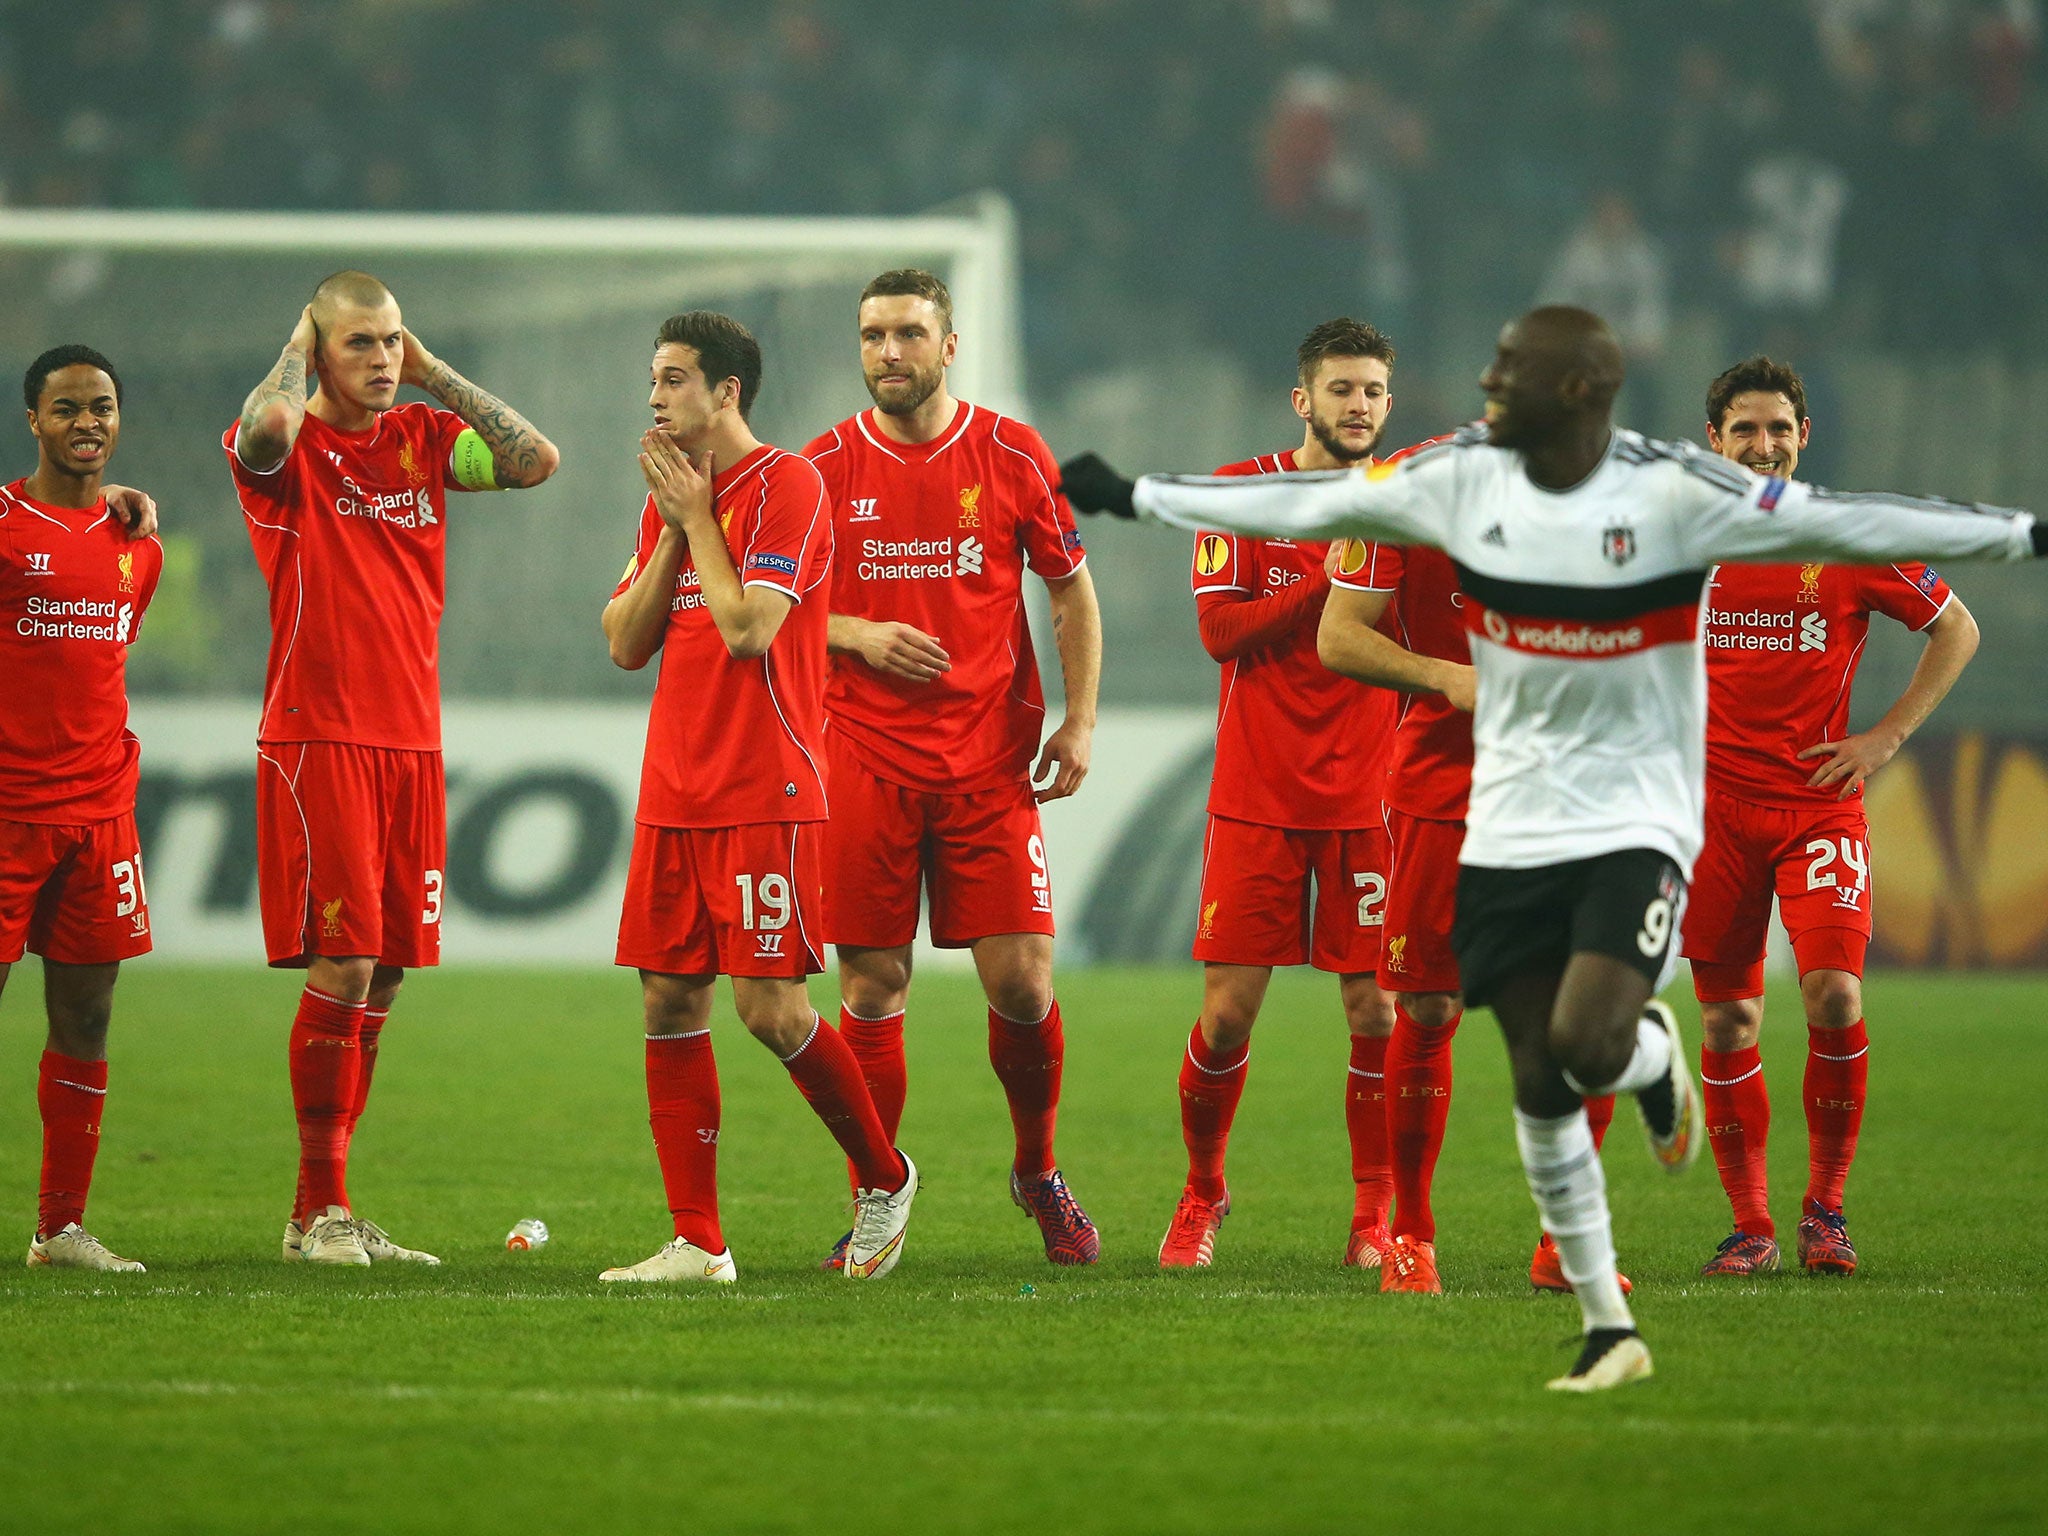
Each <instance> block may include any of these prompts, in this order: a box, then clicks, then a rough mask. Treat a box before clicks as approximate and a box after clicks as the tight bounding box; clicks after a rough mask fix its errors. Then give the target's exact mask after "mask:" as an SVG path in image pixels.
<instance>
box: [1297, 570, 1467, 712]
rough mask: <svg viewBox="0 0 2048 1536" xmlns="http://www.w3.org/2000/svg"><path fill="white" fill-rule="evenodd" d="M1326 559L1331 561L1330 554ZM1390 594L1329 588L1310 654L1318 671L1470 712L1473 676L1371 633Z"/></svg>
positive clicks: (1457, 665) (1453, 664) (1464, 668)
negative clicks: (1428, 696) (1438, 698)
mask: <svg viewBox="0 0 2048 1536" xmlns="http://www.w3.org/2000/svg"><path fill="white" fill-rule="evenodd" d="M1331 558H1332V559H1333V560H1334V559H1336V558H1337V556H1336V552H1335V551H1332V552H1331ZM1393 596H1394V594H1393V593H1391V592H1367V591H1361V590H1359V589H1358V588H1356V587H1332V588H1330V599H1329V601H1328V602H1327V603H1325V604H1324V605H1323V622H1322V625H1321V627H1320V628H1318V629H1317V630H1316V655H1317V656H1319V657H1320V658H1321V659H1322V663H1323V665H1324V666H1326V667H1328V668H1329V669H1330V670H1331V671H1332V672H1336V673H1340V674H1342V675H1343V676H1345V677H1352V678H1356V679H1357V680H1358V681H1359V682H1361V683H1372V684H1374V685H1375V686H1376V687H1380V688H1392V689H1394V690H1395V691H1397V692H1399V693H1434V694H1440V695H1442V696H1443V698H1444V699H1446V700H1447V701H1448V702H1449V703H1450V705H1451V707H1452V708H1453V709H1462V710H1464V711H1465V712H1466V713H1467V714H1470V713H1471V712H1472V703H1473V697H1474V693H1475V689H1476V686H1477V680H1478V674H1477V673H1475V672H1474V671H1473V670H1472V668H1470V667H1468V666H1464V665H1461V664H1460V663H1458V662H1455V661H1445V660H1443V659H1442V658H1441V657H1436V656H1418V655H1417V654H1416V653H1415V652H1413V651H1411V650H1409V649H1408V648H1407V647H1406V646H1404V645H1401V644H1400V643H1399V642H1397V641H1394V640H1391V639H1389V638H1388V637H1387V636H1385V635H1383V634H1381V633H1380V632H1379V630H1377V629H1376V628H1374V626H1375V625H1376V624H1378V623H1379V621H1380V619H1381V617H1382V616H1383V615H1384V614H1385V613H1386V611H1387V605H1388V603H1390V602H1391V601H1392V600H1393Z"/></svg>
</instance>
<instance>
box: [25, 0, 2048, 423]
mask: <svg viewBox="0 0 2048 1536" xmlns="http://www.w3.org/2000/svg"><path fill="white" fill-rule="evenodd" d="M99 17H100V19H99V22H98V24H96V25H94V26H92V27H90V28H85V29H79V28H78V27H77V26H76V25H75V18H74V17H73V16H72V15H71V14H70V13H69V12H67V11H65V10H64V9H63V8H61V7H53V6H48V5H43V4H33V3H28V0H4V3H0V202H5V203H8V204H14V205H21V206H43V207H50V206H112V207H130V208H179V207H197V208H263V209H320V208H359V207H369V208H390V209H422V210H424V209H433V210H466V209H474V210H485V209H498V210H562V211H584V212H636V213H639V212H649V211H666V212H722V213H765V214H798V213H802V214H831V213H857V212H880V213H903V212H911V211H915V210H919V209H923V208H928V207H931V206H934V205H936V204H940V203H943V202H945V201H947V200H948V199H951V198H954V197H956V196H959V195H961V194H964V193H968V192H971V191H974V190H976V189H979V188H982V187H988V186H993V187H997V188H999V189H1001V190H1003V191H1004V192H1006V193H1007V194H1008V195H1009V196H1010V197H1011V198H1012V199H1013V201H1014V202H1015V203H1016V205H1017V206H1018V208H1019V210H1020V213H1021V214H1022V228H1023V235H1024V242H1025V258H1026V266H1027V276H1028V282H1029V287H1028V291H1027V303H1026V314H1027V317H1028V322H1029V324H1030V326H1031V336H1030V338H1029V339H1030V341H1031V343H1032V345H1031V347H1030V349H1029V350H1030V355H1031V357H1032V359H1033V366H1034V368H1035V369H1036V370H1038V373H1039V376H1040V379H1041V381H1042V382H1053V381H1058V380H1063V379H1064V378H1066V377H1068V376H1070V375H1072V374H1073V373H1075V372H1078V371H1082V370H1085V369H1086V368H1088V367H1089V366H1091V365H1093V364H1099V363H1102V362H1104V361H1105V360H1107V359H1109V358H1111V357H1114V356H1116V355H1118V353H1119V351H1120V349H1126V348H1127V347H1128V345H1129V343H1130V340H1131V338H1132V337H1133V336H1134V335H1135V334H1140V333H1143V332H1144V331H1146V330H1148V329H1151V328H1154V327H1158V326H1161V325H1171V326H1173V327H1177V328H1179V329H1180V330H1181V331H1183V332H1193V333H1196V334H1201V333H1204V332H1206V333H1207V334H1208V335H1209V336H1210V338H1211V339H1212V340H1213V341H1214V342H1216V343H1219V344H1221V345H1224V346H1226V347H1230V348H1232V349H1234V350H1237V351H1239V352H1241V353H1243V354H1245V355H1246V356H1247V357H1248V358H1249V357H1251V356H1254V355H1259V354H1258V349H1259V348H1261V347H1262V346H1265V345H1268V344H1269V343H1270V337H1271V334H1272V328H1273V325H1274V324H1275V322H1276V321H1278V320H1280V319H1282V318H1284V319H1285V320H1286V321H1287V329H1290V330H1293V329H1298V328H1299V326H1298V324H1297V323H1296V321H1297V319H1298V317H1297V316H1296V315H1295V314H1294V313H1293V311H1292V310H1291V309H1290V311H1289V313H1288V314H1287V315H1286V316H1285V317H1281V316H1278V315H1275V314H1273V313H1270V312H1269V311H1270V306H1271V305H1272V304H1273V303H1274V302H1279V301H1280V300H1279V299H1278V298H1277V297H1276V296H1274V295H1272V294H1271V292H1270V289H1271V285H1269V284H1262V283H1260V282H1256V281H1252V280H1250V279H1251V278H1252V276H1253V275H1254V274H1259V273H1262V272H1268V271H1271V270H1272V269H1273V267H1272V264H1273V263H1274V261H1275V260H1277V259H1279V258H1280V257H1281V256H1282V255H1283V254H1284V256H1285V259H1286V261H1287V263H1288V265H1289V267H1290V268H1291V269H1292V270H1294V271H1296V272H1297V273H1298V275H1299V278H1300V282H1299V285H1298V287H1297V290H1296V291H1295V292H1294V293H1292V294H1290V295H1288V296H1287V300H1288V301H1289V302H1291V301H1294V300H1298V301H1299V304H1300V306H1301V307H1302V309H1303V311H1304V312H1305V313H1306V312H1309V311H1313V312H1317V313H1321V312H1336V311H1339V310H1342V309H1345V308H1359V307H1363V308H1365V309H1367V310H1368V311H1369V312H1371V313H1373V314H1374V315H1375V316H1377V317H1378V318H1379V319H1380V320H1381V321H1382V323H1384V324H1386V326H1387V327H1388V329H1389V330H1390V331H1392V332H1394V333H1395V334H1399V335H1401V336H1402V337H1403V338H1404V342H1406V343H1408V344H1414V345H1420V346H1424V347H1426V346H1428V344H1429V343H1430V342H1431V340H1432V334H1433V332H1434V331H1435V330H1436V329H1437V328H1438V327H1439V326H1440V325H1441V324H1442V323H1443V322H1444V320H1445V318H1446V317H1449V316H1454V315H1458V314H1471V313H1478V314H1485V315H1497V314H1504V313H1510V312H1512V311H1513V310H1514V309H1515V308H1517V307H1519V306H1520V305H1522V304H1525V303H1526V302H1528V300H1529V299H1530V297H1531V296H1532V295H1533V294H1536V293H1537V292H1539V291H1541V290H1553V291H1557V292H1561V293H1568V294H1569V293H1577V294H1585V293H1587V292H1589V291H1590V292H1595V293H1604V292H1612V291H1614V290H1615V289H1616V288H1617V287H1618V286H1620V285H1623V284H1633V285H1635V291H1634V292H1633V294H1632V297H1633V298H1636V299H1641V300H1645V301H1647V302H1648V303H1649V307H1650V310H1651V312H1653V313H1654V311H1655V309H1656V307H1657V305H1659V304H1662V305H1665V306H1669V305H1671V304H1673V303H1674V302H1675V303H1678V304H1680V305H1681V306H1683V305H1698V306H1702V307H1714V308H1720V309H1728V310H1732V311H1733V312H1735V313H1737V314H1740V315H1743V316H1745V317H1747V318H1748V319H1749V320H1751V321H1753V322H1754V323H1753V324H1752V325H1751V326H1750V327H1749V329H1751V330H1752V331H1753V332H1754V334H1752V335H1750V336H1746V337H1743V338H1741V340H1742V341H1744V342H1754V343H1774V344H1777V345H1779V346H1780V347H1781V349H1783V348H1785V347H1786V346H1787V344H1788V343H1792V344H1794V345H1796V344H1797V343H1799V342H1804V341H1806V340H1808V339H1809V338H1812V337H1816V336H1820V335H1825V336H1827V337H1828V338H1830V339H1839V340H1845V341H1870V340H1878V339H1881V340H1883V341H1884V342H1885V343H1886V344H1887V345H1894V346H1903V347H1905V348H1908V349H1915V348H1924V347H1931V346H1934V345H1936V344H1939V345H1942V346H1947V347H1954V346H1957V345H1958V344H1970V343H1983V344H1986V345H1996V344H1999V343H2001V342H2007V343H2010V344H2012V345H2016V346H2023V345H2025V343H2026V340H2027V339H2028V338H2030V337H2032V336H2034V335H2036V334H2038V332H2039V330H2040V322H2041V320H2042V318H2043V317H2042V311H2041V303H2040V299H2039V296H2038V285H2036V284H2034V283H2032V282H2031V281H2030V280H2029V274H2030V273H2031V272H2033V271H2037V270H2038V269H2039V267H2040V264H2041V261H2042V258H2043V255H2044V254H2048V252H2044V247H2048V228H2044V224H2043V219H2044V215H2043V213H2042V210H2043V209H2044V208H2048V196H2044V195H2043V193H2044V192H2048V186H2044V181H2048V115H2044V112H2043V108H2042V98H2041V91H2040V89H2039V79H2040V65H2041V7H2040V4H2039V0H1806V3H1805V4H1804V5H1802V6H1797V7H1786V8H1784V11H1783V14H1781V15H1778V16H1776V18H1775V19H1774V20H1773V21H1771V22H1770V23H1768V24H1764V25H1762V26H1761V27H1760V24H1759V22H1758V20H1757V18H1756V17H1755V16H1754V15H1753V14H1752V10H1751V8H1749V7H1744V6H1739V5H1736V4H1734V3H1732V0H1699V3H1696V4H1693V5H1689V6H1684V7H1642V6H1633V7H1632V6H1624V5H1620V4H1615V3H1605V4H1597V3H1564V0H1440V3H1436V4H1422V3H1417V0H1386V3H1376V4H1370V5H1368V4H1363V3H1355V0H1185V3H1182V4H1179V5H1175V6H1173V7H1172V8H1171V10H1170V12H1169V10H1168V9H1167V8H1166V7H1163V6H1160V5H1156V4H1148V3H1145V0H1054V3H1049V4H1044V5H1038V6H1006V5H997V4H992V3H989V0H963V3H959V4H954V5H950V6H946V7H943V8H938V9H931V8H925V7H914V8H913V7H888V8H877V7H874V6H867V5H859V4H856V3H854V0H772V3H770V4H767V5H764V6H760V7H743V8H742V7H731V6H722V5H716V4H712V3H710V0H678V3H676V4H672V5H668V6H664V7H661V8H659V9H658V10H657V11H652V12H650V11H649V10H648V9H647V8H645V7H640V6H630V5H626V4H624V3H623V0H578V3H573V4H539V3H534V0H496V3H490V4H486V3H483V0H420V3H413V4H405V5H399V4H392V3H389V0H333V3H321V4H311V3H306V0H154V3H153V0H116V3H114V4H112V5H110V6H108V7H107V8H105V9H104V10H103V11H102V12H100V13H99ZM53 65H54V66H56V67H52V66H53ZM1508 123H1512V124H1513V125H1514V126H1513V129H1512V131H1511V132H1510V131H1507V130H1506V129H1505V127H1504V125H1505V124H1508ZM1582 224H1583V226H1584V227H1583V228H1582V227H1581V226H1582ZM1902 228H1910V229H1911V230H1912V231H1914V232H1915V233H1914V237H1913V238H1912V239H1899V238H1897V232H1898V231H1899V230H1900V229H1902ZM1603 230H1604V231H1605V232H1606V238H1604V239H1603V238H1602V237H1601V232H1602V231H1603ZM1645 284H1647V285H1648V286H1649V289H1650V290H1651V291H1649V292H1644V291H1642V289H1643V285H1645ZM1303 290H1305V291H1303ZM1674 296H1675V297H1674ZM1907 297H1910V298H1911V299H1912V301H1913V302H1912V303H1910V304H1907V303H1903V302H1901V301H1902V300H1904V299H1905V298H1907ZM1624 339H1625V340H1626V341H1628V342H1629V344H1630V345H1631V347H1632V350H1634V351H1635V352H1636V353H1637V357H1636V358H1635V360H1636V361H1637V362H1638V364H1639V365H1640V366H1639V375H1640V374H1641V372H1642V369H1644V368H1647V369H1649V370H1650V371H1651V372H1654V360H1655V351H1656V348H1657V345H1658V339H1657V330H1656V326H1655V325H1654V323H1653V324H1651V325H1650V326H1649V328H1648V329H1647V331H1639V332H1638V333H1637V334H1635V335H1633V336H1625V338H1624Z"/></svg>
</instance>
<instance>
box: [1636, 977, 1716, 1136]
mask: <svg viewBox="0 0 2048 1536" xmlns="http://www.w3.org/2000/svg"><path fill="white" fill-rule="evenodd" d="M1643 1017H1645V1018H1646V1019H1649V1020H1651V1021H1653V1022H1654V1023H1656V1024H1658V1025H1659V1026H1661V1027H1662V1029H1663V1031H1664V1033H1665V1034H1667V1035H1669V1036H1670V1037H1671V1063H1670V1065H1669V1066H1668V1067H1667V1068H1666V1069H1665V1073H1664V1081H1663V1082H1661V1083H1656V1084H1653V1085H1652V1086H1650V1087H1648V1088H1645V1089H1642V1090H1641V1091H1640V1092H1638V1093H1637V1094H1636V1112H1637V1113H1638V1114H1639V1115H1641V1116H1642V1121H1643V1135H1644V1137H1645V1138H1646V1139H1647V1140H1648V1141H1649V1143H1650V1155H1651V1156H1652V1157H1654V1158H1656V1159H1657V1165H1658V1166H1659V1167H1660V1168H1662V1169H1663V1170H1664V1171H1665V1172H1666V1173H1683V1172H1685V1170H1686V1169H1688V1168H1690V1167H1691V1166H1692V1165H1693V1162H1694V1161H1695V1160H1696V1159H1697V1158H1698V1157H1699V1155H1700V1148H1701V1147H1702V1146H1703V1145H1705V1143H1706V1139H1707V1124H1706V1113H1705V1109H1704V1107H1703V1105H1702V1101H1701V1098H1700V1090H1699V1087H1698V1086H1697V1085H1696V1084H1695V1083H1694V1082H1693V1080H1692V1068H1691V1066H1690V1065H1688V1063H1687V1061H1686V1057H1685V1041H1684V1039H1683V1038H1682V1037H1681V1036H1680V1034H1679V1032H1678V1016H1677V1015H1676V1014H1674V1013H1673V1012H1672V1011H1671V1006H1670V1004H1668V1003H1666V1002H1664V1001H1663V1000H1662V999H1661V998H1654V997H1653V998H1651V999H1650V1001H1649V1003H1648V1004H1647V1005H1646V1006H1645V1007H1644V1009H1643Z"/></svg>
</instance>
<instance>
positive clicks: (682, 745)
mask: <svg viewBox="0 0 2048 1536" xmlns="http://www.w3.org/2000/svg"><path fill="white" fill-rule="evenodd" d="M711 488H712V494H713V496H714V497H716V502H715V506H716V508H717V511H718V521H719V525H720V526H721V527H722V528H724V529H725V542H726V547H727V548H728V549H730V550H731V551H732V563H733V565H734V566H735V567H736V568H737V569H738V571H739V574H740V580H741V582H743V583H744V584H745V585H747V586H750V587H757V586H758V587H772V588H774V590H776V591H777V592H780V593H782V594H784V595H785V596H787V597H788V598H790V599H791V600H792V601H793V602H794V603H795V604H796V606H795V607H793V608H791V609H790V610H789V615H788V617H786V618H785V619H784V620H783V621H782V627H781V628H780V629H779V630H777V631H776V632H775V640H774V642H773V643H772V644H771V645H770V646H769V647H768V651H767V654H766V655H762V656H754V657H749V658H747V659H745V660H741V659H740V658H739V657H736V656H734V655H733V654H732V653H731V652H730V651H728V650H727V649H726V648H725V641H724V640H722V639H720V638H719V634H718V626H717V624H715V623H714V622H713V621H712V618H711V610H710V609H709V608H708V607H706V606H705V603H704V593H703V589H702V587H701V586H700V585H699V583H698V580H697V567H696V564H695V562H694V561H692V560H691V559H690V556H689V553H688V551H687V550H686V551H685V552H684V555H683V564H682V569H681V570H679V571H678V572H677V573H676V590H675V596H674V597H673V598H671V599H670V601H669V615H668V628H667V629H666V630H665V631H664V632H663V636H662V647H661V678H660V681H658V682H657V683H656V684H655V687H654V708H653V712H652V713H651V714H650V715H649V717H648V721H647V755H646V758H645V760H644V761H643V763H642V765H641V770H640V810H639V813H638V815H639V820H641V821H643V822H645V823H647V824H648V825H649V826H656V827H740V826H750V825H752V824H754V823H757V822H763V821H823V820H824V819H825V770H824V762H825V753H824V731H825V703H824V701H825V625H826V620H827V618H828V617H829V615H828V614H827V611H826V607H825V602H824V597H825V592H824V582H825V578H826V577H827V575H829V574H830V572H831V568H832V521H831V518H830V517H829V516H828V514H827V513H826V511H825V498H824V489H823V487H822V486H821V485H820V484H819V482H818V474H817V471H816V470H814V469H812V468H811V466H810V465H809V464H808V463H806V462H805V461H804V460H802V459H800V458H798V457H797V456H796V455H795V454H793V453H784V452H783V451H782V450H781V449H780V448H770V447H766V446H763V447H760V448H756V449H755V450H754V451H753V452H752V453H750V454H748V455H747V456H746V457H745V458H743V459H741V460H740V461H739V463H737V464H735V465H733V467H732V468H731V469H725V470H720V471H719V472H718V474H717V475H716V477H714V478H713V480H712V482H711ZM661 529H662V521H661V514H660V513H659V512H658V511H656V510H655V507H654V498H653V497H652V496H650V497H648V498H647V503H646V505H645V506H643V507H642V508H641V509H640V538H639V544H638V546H637V547H636V548H635V550H634V552H633V560H632V563H631V564H630V565H628V566H627V567H626V574H625V575H624V576H623V577H621V578H620V580H619V584H618V586H617V587H616V588H614V589H613V592H612V596H614V597H617V596H618V595H619V594H620V593H622V592H624V591H625V590H626V589H627V588H628V587H630V586H632V584H633V581H634V579H635V578H636V577H638V576H639V574H640V572H641V571H642V570H644V569H645V568H646V565H647V562H648V561H649V560H650V559H652V558H653V557H654V545H655V541H656V540H657V539H659V538H660V537H661Z"/></svg>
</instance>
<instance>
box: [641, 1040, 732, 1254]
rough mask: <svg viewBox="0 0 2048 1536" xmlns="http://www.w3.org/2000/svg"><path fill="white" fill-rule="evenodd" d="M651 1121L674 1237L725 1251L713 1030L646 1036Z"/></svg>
mask: <svg viewBox="0 0 2048 1536" xmlns="http://www.w3.org/2000/svg"><path fill="white" fill-rule="evenodd" d="M647 1123H648V1125H649V1126H650V1127H652V1129H653V1131H654V1155H655V1156H656V1157H657V1158H659V1159H660V1160H661V1187H662V1188H663V1190H665V1191H666V1192H667V1194H668V1212H669V1215H671V1216H673V1217H674V1218H675V1223H676V1236H677V1237H680V1238H682V1239H683V1240H684V1241H686V1242H692V1243H695V1244H696V1245H697V1246H698V1247H699V1248H702V1249H703V1250H704V1251H705V1252H706V1253H723V1252H725V1234H724V1233H723V1232H721V1231H720V1230H719V1227H718V1123H719V1099H718V1059H717V1058H716V1057H715V1056H713V1055H712V1054H711V1031H710V1030H708V1029H700V1030H698V1031H697V1032H696V1033H694V1034H688V1035H649V1036H648V1037H647Z"/></svg>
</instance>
